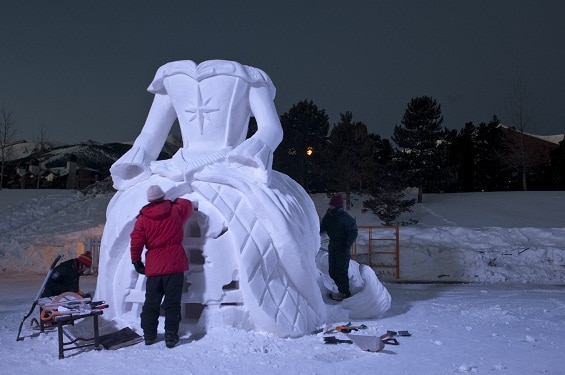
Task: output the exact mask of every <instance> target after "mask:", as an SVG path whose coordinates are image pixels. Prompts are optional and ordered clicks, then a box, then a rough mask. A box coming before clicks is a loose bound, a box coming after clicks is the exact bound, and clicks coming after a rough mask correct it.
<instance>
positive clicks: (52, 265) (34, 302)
mask: <svg viewBox="0 0 565 375" xmlns="http://www.w3.org/2000/svg"><path fill="white" fill-rule="evenodd" d="M59 259H61V255H57V257H56V258H55V260H53V263H51V267H49V271H47V276H45V280H43V284H41V288H39V292H37V296H36V297H35V300H34V301H33V304H32V305H31V309H29V312H28V313H27V314H26V315H25V316H24V317H23V319H22V322H21V323H20V328H19V329H18V337H17V338H16V341H21V340H23V339H24V338H23V337H20V333H22V327H23V325H24V322H25V320H26V319H27V318H29V316H30V315H31V314H32V313H33V310H35V306H37V302H38V301H39V298H41V294H42V293H43V290H44V289H45V285H47V281H48V280H49V278H50V277H51V274H52V273H53V270H54V269H55V266H56V265H57V263H58V262H59Z"/></svg>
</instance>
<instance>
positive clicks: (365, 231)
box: [351, 226, 400, 279]
mask: <svg viewBox="0 0 565 375" xmlns="http://www.w3.org/2000/svg"><path fill="white" fill-rule="evenodd" d="M358 230H359V234H358V236H357V240H356V241H355V243H354V244H353V248H352V254H351V257H352V258H353V259H355V260H356V261H357V262H359V263H362V264H366V265H368V266H369V267H371V268H372V269H373V270H374V271H375V273H376V274H377V275H378V276H379V277H380V278H383V279H387V278H388V279H390V278H396V279H399V278H400V235H399V228H398V226H358Z"/></svg>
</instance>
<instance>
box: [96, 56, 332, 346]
mask: <svg viewBox="0 0 565 375" xmlns="http://www.w3.org/2000/svg"><path fill="white" fill-rule="evenodd" d="M148 91H150V92H151V93H153V94H155V97H154V100H153V104H152V106H151V109H150V111H149V114H148V116H147V120H146V122H145V124H144V126H143V129H142V130H141V133H140V134H139V136H138V137H137V139H136V140H135V142H134V144H133V146H132V148H131V149H130V150H129V151H128V152H127V153H126V154H124V155H123V156H122V157H121V158H120V159H119V160H118V161H117V162H116V163H115V164H114V165H113V166H112V168H111V169H110V171H111V174H112V178H113V181H114V187H115V188H116V189H117V190H118V192H117V193H116V194H115V196H114V197H113V199H112V201H111V202H110V203H109V205H108V208H107V222H106V226H105V229H104V234H103V237H102V244H101V255H100V270H99V277H98V285H97V290H96V298H99V299H104V300H106V301H107V302H108V303H109V304H110V306H111V309H109V310H108V312H107V313H106V314H105V317H106V318H110V319H113V320H115V321H116V322H118V324H119V325H130V326H131V325H137V324H138V320H139V313H140V311H141V310H140V309H141V305H142V304H143V300H144V280H145V277H144V276H140V275H138V274H137V273H135V271H134V270H133V267H132V265H131V260H130V253H129V234H130V232H131V230H132V228H133V225H134V222H135V218H136V215H137V214H138V212H139V210H140V209H141V207H143V206H144V205H145V204H147V201H146V194H145V192H146V190H147V188H148V187H149V186H150V185H160V186H161V187H162V188H163V190H164V191H165V192H166V198H168V199H174V198H177V197H183V198H186V199H190V200H191V201H193V202H194V204H195V207H197V210H198V211H197V212H195V214H194V215H193V217H192V218H191V219H190V220H189V221H188V223H187V225H186V228H185V240H184V243H183V245H184V247H185V249H186V250H187V252H188V256H189V261H190V270H189V271H188V273H187V277H186V281H187V288H186V291H185V292H184V294H183V298H182V302H183V307H184V309H185V310H184V311H183V314H184V316H183V318H185V319H186V318H196V319H197V321H198V322H199V323H200V324H202V325H204V327H211V326H214V325H233V326H240V327H243V328H246V329H258V330H261V331H266V332H270V333H273V334H275V335H278V336H280V337H296V336H301V335H303V334H305V333H308V332H311V331H312V330H314V329H316V328H317V327H319V326H320V325H321V324H322V323H324V322H325V319H326V316H327V306H326V304H325V303H324V300H323V298H322V293H321V291H320V288H319V287H318V280H319V271H318V269H317V267H316V260H315V258H316V253H317V251H318V249H319V247H320V237H319V218H318V216H317V213H316V210H315V207H314V204H313V202H312V200H311V199H310V197H309V196H308V195H307V194H306V192H305V191H304V190H303V189H302V187H301V186H300V185H298V184H297V183H296V182H295V181H293V180H292V179H290V178H289V177H288V176H286V175H284V174H281V173H278V172H276V171H273V170H272V157H273V151H274V150H275V148H276V147H277V146H278V144H279V143H280V141H281V140H282V128H281V125H280V122H279V117H278V114H277V112H276V109H275V106H274V103H273V99H274V95H275V87H274V86H273V83H272V82H271V80H270V78H269V77H268V75H267V74H265V72H263V71H262V70H260V69H257V68H253V67H250V66H245V65H242V64H239V63H237V62H234V61H225V60H210V61H205V62H202V63H200V64H195V63H194V62H192V61H188V60H186V61H176V62H171V63H168V64H165V65H164V66H162V67H161V68H159V69H158V71H157V73H156V75H155V78H154V80H153V82H152V83H151V84H150V85H149V88H148ZM251 114H252V115H253V116H254V117H255V119H256V120H257V124H258V130H257V132H256V133H255V134H254V135H253V136H252V137H250V138H248V139H246V135H247V128H248V123H249V118H250V116H251ZM177 119H178V122H179V124H180V128H181V135H182V140H183V147H182V148H181V149H179V150H178V152H177V153H176V154H175V155H174V156H173V157H172V158H171V159H169V160H159V161H157V160H156V159H157V157H158V155H159V153H160V151H161V149H162V147H163V145H164V143H165V141H166V138H167V136H168V134H169V130H170V128H171V127H172V125H173V123H174V121H175V120H177ZM199 309H200V310H199Z"/></svg>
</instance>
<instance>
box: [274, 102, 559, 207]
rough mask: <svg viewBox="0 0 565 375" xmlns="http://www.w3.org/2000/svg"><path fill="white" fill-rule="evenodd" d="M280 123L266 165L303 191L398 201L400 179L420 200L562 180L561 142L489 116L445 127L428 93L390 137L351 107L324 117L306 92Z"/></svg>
mask: <svg viewBox="0 0 565 375" xmlns="http://www.w3.org/2000/svg"><path fill="white" fill-rule="evenodd" d="M281 124H282V127H283V130H284V139H283V141H282V143H281V144H280V146H279V147H278V148H277V150H276V151H275V156H274V163H273V168H274V169H275V170H278V171H280V172H283V173H285V174H287V175H289V176H290V177H292V178H293V179H295V180H296V181H298V182H299V183H301V184H302V186H303V187H304V188H305V189H306V190H307V191H308V192H311V193H315V192H328V193H329V192H336V191H341V192H345V193H346V194H347V197H349V194H350V193H352V192H354V193H359V194H367V195H371V196H373V197H374V198H375V199H377V200H379V201H382V200H383V199H391V194H392V196H393V197H396V199H397V200H398V199H400V201H401V200H402V199H401V198H402V196H401V194H402V191H403V190H404V189H405V188H406V187H417V188H418V190H419V196H418V201H419V202H421V200H422V194H423V193H442V192H473V191H504V190H562V189H564V188H565V172H564V166H565V142H563V141H562V142H561V143H560V144H559V145H555V144H553V143H551V142H547V141H544V140H542V139H539V138H536V137H533V136H530V135H528V134H526V133H524V132H520V131H517V130H515V129H510V128H507V127H504V126H502V125H501V124H500V121H499V120H498V118H497V117H496V116H493V118H492V119H490V121H488V122H484V123H480V124H478V125H474V124H473V123H471V122H469V123H467V124H465V126H464V127H463V128H462V129H461V130H459V131H457V130H450V129H448V128H446V127H444V126H443V116H442V114H441V106H440V105H439V104H438V103H437V102H436V101H435V100H434V99H433V98H431V97H428V96H423V97H418V98H413V99H412V100H411V101H410V102H409V103H408V105H407V108H406V112H405V113H404V116H403V117H402V119H401V121H400V123H399V124H397V125H395V126H394V134H393V136H392V137H391V141H392V142H391V141H389V140H388V139H383V138H381V137H380V136H379V135H377V134H371V133H369V132H368V131H367V126H366V124H364V123H362V122H360V121H355V120H354V117H353V114H352V113H351V112H345V113H342V114H340V119H339V121H338V122H337V123H336V124H333V125H331V124H330V123H329V120H328V116H327V114H326V112H325V110H323V109H320V108H318V107H317V106H316V105H315V104H314V103H313V102H312V101H308V100H304V101H301V102H299V103H297V104H296V105H294V106H293V107H292V108H291V109H290V110H289V111H288V112H286V113H284V114H283V115H281ZM366 203H367V202H364V205H365V206H366V208H367V209H373V208H374V207H372V206H371V205H370V204H366ZM373 203H374V202H373ZM373 211H375V210H374V209H373Z"/></svg>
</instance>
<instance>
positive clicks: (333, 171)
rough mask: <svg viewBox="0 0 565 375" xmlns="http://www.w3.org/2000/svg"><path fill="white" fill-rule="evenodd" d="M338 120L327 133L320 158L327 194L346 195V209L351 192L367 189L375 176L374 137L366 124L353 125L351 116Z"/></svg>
mask: <svg viewBox="0 0 565 375" xmlns="http://www.w3.org/2000/svg"><path fill="white" fill-rule="evenodd" d="M340 118H341V119H340V121H339V122H338V123H337V124H336V125H335V126H334V127H333V128H332V130H331V131H330V135H329V139H328V143H327V146H326V148H325V150H324V154H323V158H324V160H325V164H326V168H325V171H326V174H327V175H326V181H327V182H328V188H329V190H331V191H343V192H345V194H346V201H347V208H349V207H350V204H351V199H350V198H351V192H352V191H356V192H359V193H360V192H366V191H368V189H369V186H368V184H367V181H370V180H371V177H372V174H373V173H374V168H373V167H374V151H375V148H374V137H373V136H370V135H369V133H368V131H367V126H366V125H365V124H363V123H362V122H358V121H357V122H354V121H353V114H352V113H351V112H346V113H342V114H340Z"/></svg>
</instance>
